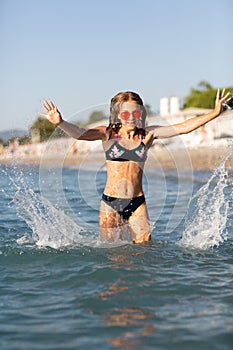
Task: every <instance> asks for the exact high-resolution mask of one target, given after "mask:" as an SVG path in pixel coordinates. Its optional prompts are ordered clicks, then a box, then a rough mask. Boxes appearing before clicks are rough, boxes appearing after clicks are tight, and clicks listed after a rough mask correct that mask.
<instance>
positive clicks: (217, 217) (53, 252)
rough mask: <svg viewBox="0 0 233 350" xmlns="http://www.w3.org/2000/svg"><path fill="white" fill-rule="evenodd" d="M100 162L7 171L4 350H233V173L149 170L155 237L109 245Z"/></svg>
mask: <svg viewBox="0 0 233 350" xmlns="http://www.w3.org/2000/svg"><path fill="white" fill-rule="evenodd" d="M105 180H106V171H105V167H104V165H102V164H98V163H96V164H95V163H94V164H91V163H89V162H87V163H86V164H82V165H80V166H51V165H50V166H48V165H47V166H31V165H24V166H22V165H17V164H12V165H8V166H5V165H1V166H0V266H1V274H0V281H1V282H0V283H1V284H0V285H1V288H0V305H1V312H0V349H1V350H11V349H12V350H13V349H17V350H19V349H22V350H26V349H30V350H34V349H35V350H40V349H41V350H42V349H43V350H44V349H46V350H55V349H64V350H68V349H88V350H89V349H101V350H105V349H125V350H128V349H134V350H137V349H143V350H146V349H161V350H165V349H169V350H170V349H172V350H176V349H177V350H181V349H188V350H192V349H193V350H196V349H199V350H202V349H203V350H208V349H211V350H215V349H216V350H230V349H232V347H233V210H232V209H233V186H232V184H233V174H232V172H231V171H227V169H226V168H225V162H224V161H223V162H222V163H221V164H219V166H217V167H216V169H215V170H214V171H193V170H192V169H190V170H180V171H178V170H177V169H176V170H163V169H161V168H156V167H155V168H153V167H149V168H146V169H145V176H144V180H143V182H144V189H145V195H146V198H147V204H148V210H149V215H150V218H151V222H152V226H153V231H152V242H150V243H148V244H144V245H134V244H132V243H131V242H130V241H129V240H128V238H127V235H125V240H124V241H123V242H122V241H116V242H115V243H114V244H109V243H106V242H101V241H100V240H99V229H98V207H99V202H100V197H101V194H102V192H103V189H104V183H105Z"/></svg>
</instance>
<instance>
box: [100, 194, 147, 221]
mask: <svg viewBox="0 0 233 350" xmlns="http://www.w3.org/2000/svg"><path fill="white" fill-rule="evenodd" d="M102 200H103V201H104V202H105V203H106V204H108V205H109V206H110V207H111V208H113V209H114V210H116V211H117V212H118V214H120V215H121V216H122V218H123V219H124V220H128V219H129V217H130V216H131V215H132V214H133V212H135V210H136V209H137V208H138V207H140V205H141V204H143V203H144V202H145V197H144V195H142V196H139V197H134V198H117V197H111V196H106V194H104V193H103V196H102Z"/></svg>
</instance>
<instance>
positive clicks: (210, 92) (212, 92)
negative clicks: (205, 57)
mask: <svg viewBox="0 0 233 350" xmlns="http://www.w3.org/2000/svg"><path fill="white" fill-rule="evenodd" d="M232 90H233V87H228V88H227V89H226V91H230V92H231V91H232ZM216 93H217V89H215V88H213V87H212V86H211V84H210V83H208V82H207V81H204V80H203V81H201V82H200V83H199V84H198V88H197V89H194V88H191V89H190V93H189V95H188V96H187V97H185V99H184V108H188V107H199V108H209V109H212V108H214V103H215V97H216Z"/></svg>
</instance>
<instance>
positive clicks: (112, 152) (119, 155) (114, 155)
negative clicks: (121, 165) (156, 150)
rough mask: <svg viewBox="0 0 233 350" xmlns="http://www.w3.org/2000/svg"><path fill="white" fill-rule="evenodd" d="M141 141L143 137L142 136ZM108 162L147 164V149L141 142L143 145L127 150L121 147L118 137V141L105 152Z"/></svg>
mask: <svg viewBox="0 0 233 350" xmlns="http://www.w3.org/2000/svg"><path fill="white" fill-rule="evenodd" d="M140 140H141V135H140ZM105 156H106V160H111V161H119V162H127V161H130V160H131V161H133V162H145V161H146V159H147V147H146V145H144V143H143V142H142V141H141V143H140V144H139V145H138V146H137V147H136V148H133V149H127V148H125V147H123V146H121V145H120V144H119V142H118V135H116V141H115V142H114V143H113V145H112V146H111V147H110V148H109V149H108V150H107V151H106V152H105Z"/></svg>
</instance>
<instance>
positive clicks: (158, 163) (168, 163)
mask: <svg viewBox="0 0 233 350" xmlns="http://www.w3.org/2000/svg"><path fill="white" fill-rule="evenodd" d="M228 153H230V147H228V145H218V144H214V143H213V144H211V145H205V146H204V145H203V146H198V147H193V148H187V147H183V148H172V147H166V146H163V145H156V147H152V148H151V149H150V150H149V152H148V159H147V162H146V165H145V167H149V168H152V167H160V168H164V169H175V168H178V169H180V170H187V169H193V170H213V169H215V168H216V167H217V166H218V165H220V164H221V162H222V161H223V160H224V159H225V158H226V157H227V155H228ZM12 162H13V163H17V164H20V165H25V164H32V165H38V166H41V165H43V166H44V165H62V166H66V165H74V166H80V165H81V164H84V163H86V164H104V163H105V158H104V152H103V151H100V150H94V149H93V150H81V149H79V151H76V152H73V153H72V152H70V151H69V150H68V151H67V150H65V152H57V153H54V152H44V153H42V155H38V154H37V153H36V152H34V153H33V152H32V154H27V155H24V156H22V155H21V154H19V155H18V156H17V152H15V154H9V155H8V157H4V158H3V157H1V155H0V164H11V163H12ZM226 168H227V169H230V170H233V154H230V156H229V159H227V161H226Z"/></svg>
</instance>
